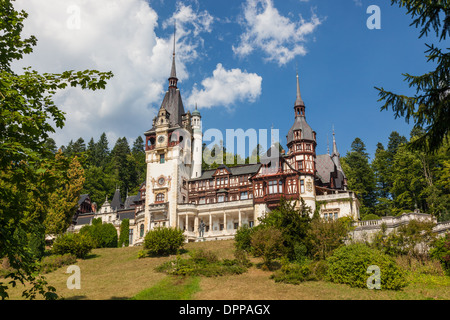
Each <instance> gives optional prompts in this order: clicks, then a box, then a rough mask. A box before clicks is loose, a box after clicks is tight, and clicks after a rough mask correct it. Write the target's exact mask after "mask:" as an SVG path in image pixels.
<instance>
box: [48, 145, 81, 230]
mask: <svg viewBox="0 0 450 320" xmlns="http://www.w3.org/2000/svg"><path fill="white" fill-rule="evenodd" d="M56 161H57V162H59V163H62V166H67V167H66V168H65V169H64V168H55V169H54V170H55V171H59V172H57V173H56V174H59V176H60V179H59V181H58V183H59V185H58V188H57V189H56V190H55V191H54V192H53V193H52V194H51V196H50V203H51V205H50V206H49V208H48V212H47V216H46V218H45V221H44V225H45V232H46V234H54V235H58V234H62V233H64V232H65V231H66V230H67V228H68V227H69V226H70V224H71V222H72V218H73V216H74V214H75V212H76V210H77V207H78V200H79V199H80V194H81V190H82V189H83V183H84V181H85V178H84V170H83V168H82V167H81V164H80V162H79V161H78V158H77V157H74V158H73V159H72V160H71V161H70V163H69V159H67V158H65V157H64V155H63V154H62V152H61V151H59V152H58V153H57V154H56Z"/></svg>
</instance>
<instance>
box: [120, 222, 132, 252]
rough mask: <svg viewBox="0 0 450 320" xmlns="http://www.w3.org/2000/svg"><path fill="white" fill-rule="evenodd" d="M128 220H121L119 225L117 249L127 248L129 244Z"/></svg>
mask: <svg viewBox="0 0 450 320" xmlns="http://www.w3.org/2000/svg"><path fill="white" fill-rule="evenodd" d="M129 233H130V220H129V219H123V220H122V223H121V224H120V235H119V247H122V246H124V247H128V245H129V244H130V238H129Z"/></svg>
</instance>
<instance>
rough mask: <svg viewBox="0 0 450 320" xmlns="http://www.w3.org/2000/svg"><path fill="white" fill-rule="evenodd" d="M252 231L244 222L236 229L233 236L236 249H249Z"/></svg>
mask: <svg viewBox="0 0 450 320" xmlns="http://www.w3.org/2000/svg"><path fill="white" fill-rule="evenodd" d="M253 231H254V229H252V228H250V227H249V226H248V225H246V224H245V225H243V226H242V227H240V228H239V229H238V230H237V232H236V235H235V236H234V241H235V243H234V245H235V247H236V249H237V250H245V251H250V249H251V239H252V232H253Z"/></svg>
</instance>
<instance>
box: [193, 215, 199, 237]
mask: <svg viewBox="0 0 450 320" xmlns="http://www.w3.org/2000/svg"><path fill="white" fill-rule="evenodd" d="M194 234H196V235H197V236H199V235H200V233H199V232H198V216H196V217H195V218H194Z"/></svg>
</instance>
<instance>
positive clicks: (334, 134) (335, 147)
mask: <svg viewBox="0 0 450 320" xmlns="http://www.w3.org/2000/svg"><path fill="white" fill-rule="evenodd" d="M335 155H336V156H338V157H339V156H340V155H339V151H338V148H337V144H336V133H335V132H334V125H333V154H332V156H335Z"/></svg>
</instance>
